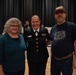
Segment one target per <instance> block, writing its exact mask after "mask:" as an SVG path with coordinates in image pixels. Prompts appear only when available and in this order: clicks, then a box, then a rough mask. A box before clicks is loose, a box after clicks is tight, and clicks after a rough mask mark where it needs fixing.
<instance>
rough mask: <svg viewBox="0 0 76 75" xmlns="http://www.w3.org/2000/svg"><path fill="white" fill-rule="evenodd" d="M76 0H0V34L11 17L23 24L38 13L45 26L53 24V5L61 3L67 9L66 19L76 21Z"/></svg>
mask: <svg viewBox="0 0 76 75" xmlns="http://www.w3.org/2000/svg"><path fill="white" fill-rule="evenodd" d="M75 1H76V0H0V34H1V33H2V31H3V26H4V24H5V22H6V21H7V20H8V19H9V18H11V17H17V18H19V19H20V20H21V22H22V24H24V21H25V20H28V21H30V18H31V16H32V15H35V14H37V15H39V17H40V18H41V21H42V23H41V24H44V25H45V26H47V27H52V26H53V25H54V24H55V19H54V10H55V7H57V6H59V5H63V6H64V7H65V9H66V11H67V20H68V21H72V22H75V23H76V17H75V16H76V11H75V10H76V8H75V3H76V2H75Z"/></svg>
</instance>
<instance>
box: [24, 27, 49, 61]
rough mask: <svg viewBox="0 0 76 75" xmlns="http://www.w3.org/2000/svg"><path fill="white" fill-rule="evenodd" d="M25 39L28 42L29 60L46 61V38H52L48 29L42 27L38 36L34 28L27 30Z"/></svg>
mask: <svg viewBox="0 0 76 75" xmlns="http://www.w3.org/2000/svg"><path fill="white" fill-rule="evenodd" d="M24 39H25V41H26V42H27V59H28V62H41V61H46V59H47V58H48V50H47V46H46V40H50V36H49V33H48V30H47V29H46V28H40V30H39V32H38V36H36V35H35V32H34V31H33V29H32V28H28V29H27V30H25V33H24Z"/></svg>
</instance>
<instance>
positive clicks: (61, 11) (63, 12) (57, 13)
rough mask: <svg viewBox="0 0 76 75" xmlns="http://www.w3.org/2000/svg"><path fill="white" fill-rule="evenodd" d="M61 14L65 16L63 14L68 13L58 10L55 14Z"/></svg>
mask: <svg viewBox="0 0 76 75" xmlns="http://www.w3.org/2000/svg"><path fill="white" fill-rule="evenodd" d="M59 13H61V14H63V13H66V11H64V10H58V11H56V12H55V14H59Z"/></svg>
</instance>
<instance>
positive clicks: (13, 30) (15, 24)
mask: <svg viewBox="0 0 76 75" xmlns="http://www.w3.org/2000/svg"><path fill="white" fill-rule="evenodd" d="M18 31H19V23H18V22H17V21H14V22H11V23H10V26H9V29H8V32H9V33H11V34H18Z"/></svg>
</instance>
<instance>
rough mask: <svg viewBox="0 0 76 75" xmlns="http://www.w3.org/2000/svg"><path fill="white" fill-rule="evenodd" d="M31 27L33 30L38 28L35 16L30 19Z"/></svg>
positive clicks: (38, 24) (38, 22)
mask: <svg viewBox="0 0 76 75" xmlns="http://www.w3.org/2000/svg"><path fill="white" fill-rule="evenodd" d="M31 25H32V28H34V29H35V30H37V29H38V28H39V27H40V19H39V17H38V16H37V15H35V16H33V17H32V18H31Z"/></svg>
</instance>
